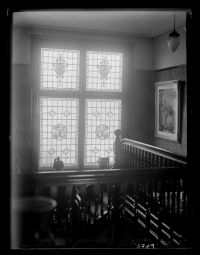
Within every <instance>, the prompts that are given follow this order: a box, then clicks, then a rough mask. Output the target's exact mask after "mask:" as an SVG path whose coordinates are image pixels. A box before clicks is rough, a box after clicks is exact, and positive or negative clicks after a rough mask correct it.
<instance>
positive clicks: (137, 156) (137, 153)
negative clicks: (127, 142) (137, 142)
mask: <svg viewBox="0 0 200 255" xmlns="http://www.w3.org/2000/svg"><path fill="white" fill-rule="evenodd" d="M139 167H140V164H139V149H138V148H136V168H139Z"/></svg>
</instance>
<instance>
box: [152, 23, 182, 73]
mask: <svg viewBox="0 0 200 255" xmlns="http://www.w3.org/2000/svg"><path fill="white" fill-rule="evenodd" d="M177 31H178V32H179V33H180V37H181V41H180V45H179V47H178V49H177V50H176V51H175V52H171V50H170V49H169V48H168V45H167V39H168V34H169V33H167V34H164V35H162V36H159V37H156V38H155V39H153V56H154V58H153V68H154V69H155V70H159V69H164V68H169V67H173V66H180V65H185V64H186V32H185V30H184V28H181V29H178V30H177Z"/></svg>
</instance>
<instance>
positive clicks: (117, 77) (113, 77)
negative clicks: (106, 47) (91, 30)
mask: <svg viewBox="0 0 200 255" xmlns="http://www.w3.org/2000/svg"><path fill="white" fill-rule="evenodd" d="M122 65H123V55H122V53H114V52H96V51H88V52H87V62H86V89H87V90H90V91H91V90H92V91H110V92H121V91H122Z"/></svg>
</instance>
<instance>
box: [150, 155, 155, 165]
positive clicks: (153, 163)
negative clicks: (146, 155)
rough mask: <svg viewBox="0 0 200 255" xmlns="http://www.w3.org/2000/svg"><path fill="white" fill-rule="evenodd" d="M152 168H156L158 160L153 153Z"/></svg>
mask: <svg viewBox="0 0 200 255" xmlns="http://www.w3.org/2000/svg"><path fill="white" fill-rule="evenodd" d="M151 157H152V167H156V158H155V154H153V153H152V156H151Z"/></svg>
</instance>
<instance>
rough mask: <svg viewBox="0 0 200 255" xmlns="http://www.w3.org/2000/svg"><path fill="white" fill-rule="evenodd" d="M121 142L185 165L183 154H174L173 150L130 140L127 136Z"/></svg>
mask: <svg viewBox="0 0 200 255" xmlns="http://www.w3.org/2000/svg"><path fill="white" fill-rule="evenodd" d="M121 144H122V145H123V144H125V145H129V146H132V147H135V148H138V149H142V150H145V151H148V152H151V153H153V154H155V155H158V156H163V157H165V158H168V159H170V160H173V161H176V162H178V163H181V164H183V165H187V158H186V157H185V156H182V155H179V154H176V153H174V152H170V151H167V150H165V149H162V148H159V147H155V146H153V145H149V144H146V143H141V142H138V141H135V140H131V139H128V138H124V139H122V140H121Z"/></svg>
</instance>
